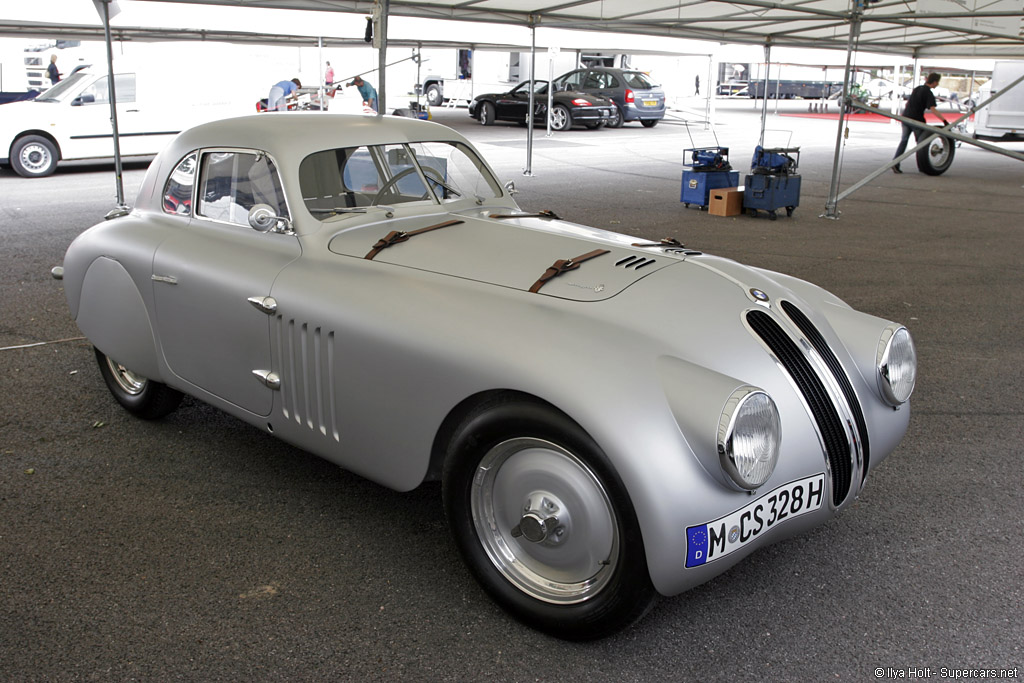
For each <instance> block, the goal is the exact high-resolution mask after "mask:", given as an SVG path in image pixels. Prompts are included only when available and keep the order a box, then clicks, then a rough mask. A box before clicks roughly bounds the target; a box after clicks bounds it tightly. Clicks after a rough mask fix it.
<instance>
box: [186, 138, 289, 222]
mask: <svg viewBox="0 0 1024 683" xmlns="http://www.w3.org/2000/svg"><path fill="white" fill-rule="evenodd" d="M198 201H199V207H198V210H197V212H196V213H197V214H198V215H200V216H203V217H205V218H210V219H212V220H216V221H223V222H225V223H232V224H234V225H244V226H246V227H248V225H249V210H250V209H252V207H254V206H256V205H257V204H267V205H269V206H270V208H271V210H272V211H273V212H274V214H275V215H277V216H280V217H281V218H290V216H289V215H288V205H287V202H285V199H284V191H283V190H282V189H281V180H280V177H279V176H278V173H277V167H276V166H275V165H274V162H273V161H272V160H271V159H270V157H268V156H267V155H266V154H263V153H261V152H205V153H203V156H202V162H201V164H200V170H199V195H198Z"/></svg>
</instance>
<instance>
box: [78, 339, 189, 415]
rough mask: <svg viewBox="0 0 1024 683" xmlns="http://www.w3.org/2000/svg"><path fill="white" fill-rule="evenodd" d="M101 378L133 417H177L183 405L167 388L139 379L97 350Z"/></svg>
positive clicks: (174, 392)
mask: <svg viewBox="0 0 1024 683" xmlns="http://www.w3.org/2000/svg"><path fill="white" fill-rule="evenodd" d="M95 351H96V362H97V363H98V364H99V366H100V374H101V375H103V381H104V382H106V384H107V388H108V389H110V393H111V394H113V395H114V398H115V399H117V402H118V403H120V404H121V405H122V406H123V407H124V409H125V410H127V411H128V412H129V413H131V414H132V415H135V416H136V417H140V418H142V419H144V420H156V419H158V418H161V417H164V416H165V415H169V414H170V413H173V412H174V410H175V409H176V408H177V407H178V404H180V403H181V399H182V394H181V392H180V391H177V390H176V389H171V388H170V387H169V386H167V385H166V384H161V383H160V382H154V381H153V380H150V379H146V378H145V377H142V376H141V375H137V374H135V373H134V372H132V371H131V370H129V369H128V368H126V367H124V366H123V365H121V364H120V363H118V362H117V361H115V360H113V359H112V358H108V357H107V356H106V355H104V353H103V352H102V351H100V350H99V349H95Z"/></svg>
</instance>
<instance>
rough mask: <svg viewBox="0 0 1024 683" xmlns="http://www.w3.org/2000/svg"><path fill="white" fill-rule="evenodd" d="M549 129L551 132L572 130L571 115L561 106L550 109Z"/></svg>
mask: <svg viewBox="0 0 1024 683" xmlns="http://www.w3.org/2000/svg"><path fill="white" fill-rule="evenodd" d="M551 128H552V129H553V130H569V129H570V128H572V114H571V113H569V110H568V109H567V108H566V107H564V106H562V105H561V104H556V105H555V106H554V107H553V108H552V109H551Z"/></svg>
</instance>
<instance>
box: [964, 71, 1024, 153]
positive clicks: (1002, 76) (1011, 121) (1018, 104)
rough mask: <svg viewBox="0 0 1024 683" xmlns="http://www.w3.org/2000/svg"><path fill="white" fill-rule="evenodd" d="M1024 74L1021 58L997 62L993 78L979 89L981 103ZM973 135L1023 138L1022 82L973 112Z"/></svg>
mask: <svg viewBox="0 0 1024 683" xmlns="http://www.w3.org/2000/svg"><path fill="white" fill-rule="evenodd" d="M1021 76H1024V61H1013V62H996V63H995V64H994V65H993V68H992V80H990V81H989V82H988V83H985V84H984V85H982V86H981V87H980V88H979V89H978V93H979V101H981V102H984V101H986V100H987V99H989V98H990V97H992V96H993V95H997V94H999V93H1000V92H1002V91H1003V90H1004V89H1005V88H1006V87H1007V86H1008V85H1011V84H1012V83H1013V82H1014V81H1015V80H1017V79H1018V78H1020V77H1021ZM974 137H975V138H982V139H988V140H1019V139H1024V83H1021V84H1019V85H1017V86H1015V87H1014V88H1013V89H1012V90H1009V91H1007V92H1005V93H1004V94H1002V95H1001V96H1000V97H999V98H998V99H997V100H996V101H995V102H993V103H992V104H990V105H988V106H986V107H982V108H981V109H979V110H978V112H977V114H975V115H974Z"/></svg>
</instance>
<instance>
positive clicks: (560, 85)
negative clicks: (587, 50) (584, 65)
mask: <svg viewBox="0 0 1024 683" xmlns="http://www.w3.org/2000/svg"><path fill="white" fill-rule="evenodd" d="M586 73H587V72H586V71H573V72H572V73H571V74H568V75H566V76H564V77H563V78H560V79H558V80H557V81H555V87H556V88H557V89H558V90H579V89H580V88H581V87H582V85H583V76H584V75H585V74H586Z"/></svg>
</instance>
